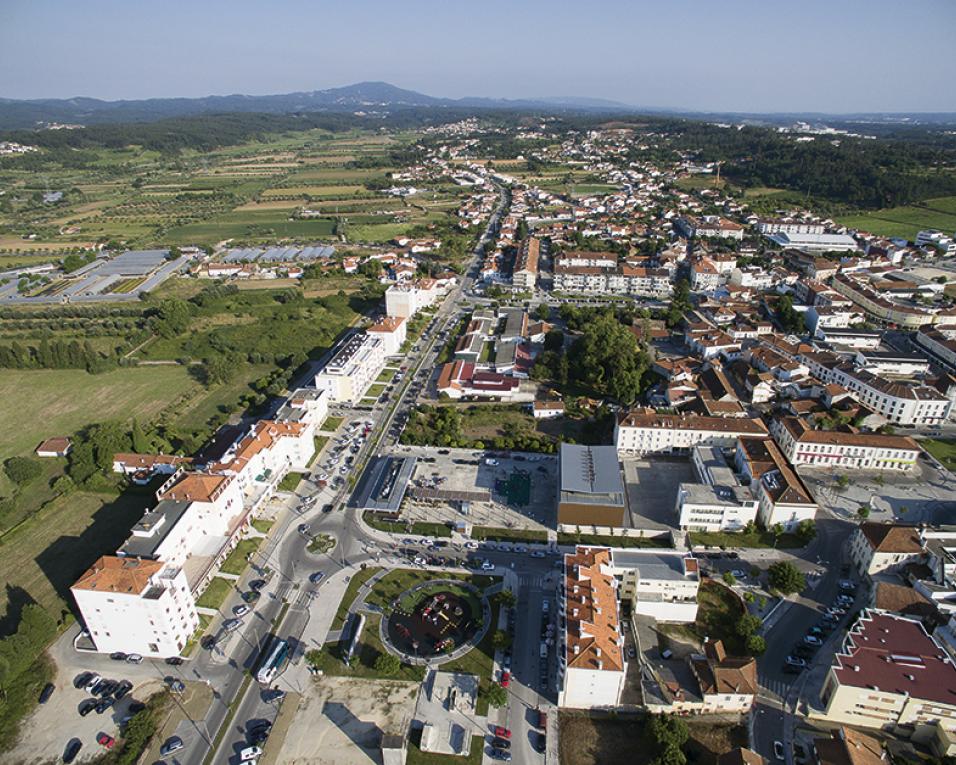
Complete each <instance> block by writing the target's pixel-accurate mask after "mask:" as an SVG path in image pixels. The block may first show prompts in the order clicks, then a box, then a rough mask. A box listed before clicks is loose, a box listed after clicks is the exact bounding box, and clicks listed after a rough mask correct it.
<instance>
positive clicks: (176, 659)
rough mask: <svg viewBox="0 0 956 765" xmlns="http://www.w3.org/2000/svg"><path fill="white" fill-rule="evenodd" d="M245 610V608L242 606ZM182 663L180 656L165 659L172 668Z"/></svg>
mask: <svg viewBox="0 0 956 765" xmlns="http://www.w3.org/2000/svg"><path fill="white" fill-rule="evenodd" d="M242 607H243V608H245V606H242ZM183 662H184V659H183V658H182V657H181V656H170V657H169V658H168V659H166V663H167V664H169V665H170V666H172V667H178V666H180V665H181V664H182V663H183Z"/></svg>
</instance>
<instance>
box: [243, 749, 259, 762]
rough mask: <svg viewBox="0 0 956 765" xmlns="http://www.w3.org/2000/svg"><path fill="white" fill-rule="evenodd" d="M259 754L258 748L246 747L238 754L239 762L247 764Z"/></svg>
mask: <svg viewBox="0 0 956 765" xmlns="http://www.w3.org/2000/svg"><path fill="white" fill-rule="evenodd" d="M260 754H262V749H260V748H259V747H258V746H247V747H246V748H245V749H243V750H242V751H241V752H239V760H240V762H248V761H249V760H254V759H255V758H256V757H258V756H259V755H260Z"/></svg>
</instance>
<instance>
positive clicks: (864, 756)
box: [813, 725, 889, 765]
mask: <svg viewBox="0 0 956 765" xmlns="http://www.w3.org/2000/svg"><path fill="white" fill-rule="evenodd" d="M813 748H814V749H815V750H816V753H817V763H818V765H887V763H888V762H889V758H888V757H887V756H886V752H885V751H883V745H882V744H881V743H880V741H879V739H876V738H874V737H873V736H868V735H867V734H866V733H862V732H860V731H858V730H854V729H853V728H847V727H846V726H843V725H841V726H840V727H839V728H837V729H836V730H835V731H833V733H832V734H831V735H830V737H829V738H815V739H813Z"/></svg>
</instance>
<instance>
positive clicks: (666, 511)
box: [622, 457, 697, 530]
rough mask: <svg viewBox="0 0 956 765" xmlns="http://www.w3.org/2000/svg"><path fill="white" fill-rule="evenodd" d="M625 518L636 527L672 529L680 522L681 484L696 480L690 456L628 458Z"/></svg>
mask: <svg viewBox="0 0 956 765" xmlns="http://www.w3.org/2000/svg"><path fill="white" fill-rule="evenodd" d="M622 463H623V467H624V489H625V491H626V493H627V505H628V511H627V513H626V514H625V521H626V522H627V523H628V525H629V526H630V527H631V528H634V529H660V530H668V529H671V528H673V527H674V526H676V525H677V513H676V511H675V509H674V507H675V503H676V502H677V488H678V486H680V484H682V483H696V482H697V478H696V476H695V475H694V467H693V466H692V465H691V463H690V460H689V459H687V458H680V457H653V458H650V457H645V458H640V459H635V458H625V459H624V460H623V461H622Z"/></svg>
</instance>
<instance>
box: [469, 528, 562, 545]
mask: <svg viewBox="0 0 956 765" xmlns="http://www.w3.org/2000/svg"><path fill="white" fill-rule="evenodd" d="M471 538H472V539H487V540H489V541H492V542H547V541H548V532H547V531H540V530H538V529H500V528H495V527H494V526H473V527H472V529H471Z"/></svg>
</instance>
